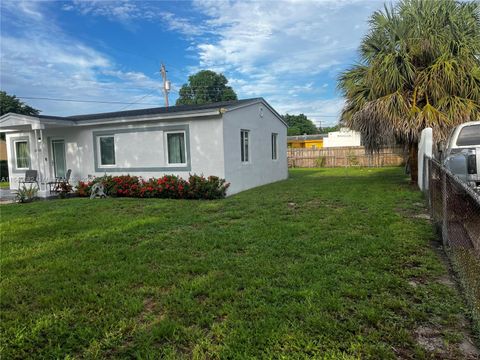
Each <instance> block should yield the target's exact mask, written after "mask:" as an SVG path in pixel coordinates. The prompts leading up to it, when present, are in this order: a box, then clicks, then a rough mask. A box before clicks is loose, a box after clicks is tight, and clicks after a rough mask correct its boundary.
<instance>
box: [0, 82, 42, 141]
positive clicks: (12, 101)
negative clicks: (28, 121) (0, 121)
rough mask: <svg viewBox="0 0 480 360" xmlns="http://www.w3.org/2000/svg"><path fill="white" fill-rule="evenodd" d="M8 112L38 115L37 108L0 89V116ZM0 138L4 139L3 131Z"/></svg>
mask: <svg viewBox="0 0 480 360" xmlns="http://www.w3.org/2000/svg"><path fill="white" fill-rule="evenodd" d="M10 112H11V113H16V114H22V115H38V114H39V113H40V111H39V110H37V109H34V108H32V107H31V106H28V105H27V104H25V103H23V102H22V101H20V99H19V98H17V97H16V96H15V95H8V94H7V93H6V92H5V91H0V116H2V115H5V114H8V113H10ZM0 139H2V140H5V133H1V134H0Z"/></svg>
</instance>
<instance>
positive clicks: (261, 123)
mask: <svg viewBox="0 0 480 360" xmlns="http://www.w3.org/2000/svg"><path fill="white" fill-rule="evenodd" d="M0 131H1V132H5V133H6V141H7V156H8V170H9V174H10V184H11V185H10V186H11V188H17V187H18V183H19V179H21V178H22V177H23V176H24V175H25V171H26V170H28V169H32V170H37V171H38V173H39V180H40V188H41V191H40V194H46V193H47V190H48V189H47V185H46V184H47V183H48V181H51V180H52V179H54V178H55V177H63V176H64V175H65V173H66V171H67V169H71V170H72V175H71V178H72V181H71V183H72V184H73V185H75V184H76V183H77V181H79V180H86V179H88V178H91V177H94V176H102V175H104V174H111V175H120V174H130V175H137V176H141V177H143V178H145V179H148V178H150V177H160V176H163V175H165V174H174V175H177V176H181V177H183V178H188V176H189V174H190V173H191V174H203V175H205V176H210V175H215V176H219V177H221V178H224V179H226V180H227V181H228V182H230V183H231V185H230V188H229V190H228V194H229V195H232V194H235V193H238V192H240V191H243V190H246V189H250V188H253V187H256V186H259V185H263V184H267V183H271V182H275V181H279V180H282V179H286V178H287V177H288V169H287V155H286V148H287V140H286V136H287V125H286V124H285V122H284V121H283V119H282V117H281V116H280V115H279V114H278V113H277V112H276V111H275V110H274V109H273V108H272V107H271V106H270V105H269V104H268V103H267V102H266V101H265V100H264V99H263V98H254V99H245V100H238V101H229V102H223V103H215V104H208V105H192V106H189V105H184V106H172V107H168V108H165V107H161V108H151V109H140V110H130V111H120V112H111V113H99V114H89V115H77V116H67V117H58V116H48V115H38V116H25V115H18V114H14V113H9V114H5V115H3V116H2V117H0Z"/></svg>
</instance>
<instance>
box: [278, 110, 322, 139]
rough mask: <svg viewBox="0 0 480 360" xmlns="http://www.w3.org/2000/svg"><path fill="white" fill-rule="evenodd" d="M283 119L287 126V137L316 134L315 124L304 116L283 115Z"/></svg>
mask: <svg viewBox="0 0 480 360" xmlns="http://www.w3.org/2000/svg"><path fill="white" fill-rule="evenodd" d="M283 119H284V120H285V122H286V123H287V125H288V135H303V134H307V135H310V134H317V133H318V129H317V127H316V126H315V124H314V123H313V122H312V121H311V120H310V119H308V118H307V117H306V116H305V115H304V114H300V115H289V114H286V115H283Z"/></svg>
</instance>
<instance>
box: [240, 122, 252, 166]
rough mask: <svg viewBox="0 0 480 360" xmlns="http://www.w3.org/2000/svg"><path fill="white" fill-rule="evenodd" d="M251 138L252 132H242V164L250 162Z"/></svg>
mask: <svg viewBox="0 0 480 360" xmlns="http://www.w3.org/2000/svg"><path fill="white" fill-rule="evenodd" d="M249 137H250V131H249V130H240V146H241V149H240V154H241V159H242V162H245V163H246V162H248V161H249V156H250V154H249V148H248V145H249Z"/></svg>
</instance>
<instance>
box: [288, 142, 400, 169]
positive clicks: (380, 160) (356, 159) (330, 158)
mask: <svg viewBox="0 0 480 360" xmlns="http://www.w3.org/2000/svg"><path fill="white" fill-rule="evenodd" d="M287 156H288V167H300V168H314V167H348V166H359V167H382V166H400V165H403V164H405V161H406V154H405V151H404V149H403V147H400V146H395V147H388V148H384V149H381V150H380V151H379V152H374V153H373V154H370V153H369V152H368V151H366V150H365V147H364V146H349V147H335V148H322V149H304V148H302V149H292V148H289V149H287Z"/></svg>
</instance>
